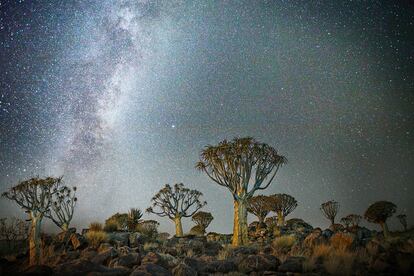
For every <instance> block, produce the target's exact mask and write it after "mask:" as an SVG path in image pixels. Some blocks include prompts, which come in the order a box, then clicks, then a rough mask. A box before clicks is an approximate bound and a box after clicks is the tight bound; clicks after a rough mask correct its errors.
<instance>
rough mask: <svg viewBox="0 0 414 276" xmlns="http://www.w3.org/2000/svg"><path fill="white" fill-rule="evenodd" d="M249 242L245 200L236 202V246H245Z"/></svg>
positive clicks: (234, 235)
mask: <svg viewBox="0 0 414 276" xmlns="http://www.w3.org/2000/svg"><path fill="white" fill-rule="evenodd" d="M248 242H249V239H248V235H247V203H246V201H244V200H234V224H233V241H232V244H233V245H234V246H240V245H245V244H247V243H248Z"/></svg>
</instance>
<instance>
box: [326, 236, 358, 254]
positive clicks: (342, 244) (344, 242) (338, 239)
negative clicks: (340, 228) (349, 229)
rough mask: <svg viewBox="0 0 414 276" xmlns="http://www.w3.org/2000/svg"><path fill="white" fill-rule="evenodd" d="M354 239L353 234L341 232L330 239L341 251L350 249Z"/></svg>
mask: <svg viewBox="0 0 414 276" xmlns="http://www.w3.org/2000/svg"><path fill="white" fill-rule="evenodd" d="M353 241H354V239H353V238H352V236H350V235H346V234H344V233H340V232H339V233H336V234H335V235H333V236H332V237H331V239H330V242H331V245H332V246H333V247H334V248H335V249H337V250H341V251H344V250H348V249H350V248H351V245H352V243H353Z"/></svg>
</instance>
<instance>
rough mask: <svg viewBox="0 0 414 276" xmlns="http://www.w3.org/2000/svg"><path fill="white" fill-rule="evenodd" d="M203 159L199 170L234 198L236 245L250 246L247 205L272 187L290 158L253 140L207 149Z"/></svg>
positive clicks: (228, 143) (234, 234)
mask: <svg viewBox="0 0 414 276" xmlns="http://www.w3.org/2000/svg"><path fill="white" fill-rule="evenodd" d="M200 158H201V161H199V162H198V163H197V165H196V168H197V169H198V170H201V171H203V172H205V173H206V174H207V176H208V177H210V179H211V180H213V181H214V182H216V183H217V184H218V185H220V186H223V187H226V188H227V189H228V190H229V191H230V193H231V194H232V196H233V200H234V225H233V242H232V244H233V245H234V246H238V245H243V244H247V243H248V242H249V240H248V233H247V232H248V229H247V202H248V200H249V198H251V197H252V196H253V195H254V193H255V192H256V191H258V190H264V189H266V188H267V187H269V185H270V184H271V183H272V180H273V179H274V177H275V176H276V173H277V171H278V170H279V168H280V167H281V166H282V165H283V164H285V163H286V158H285V157H284V156H281V155H279V154H278V153H277V151H276V150H275V149H274V148H272V147H271V146H268V145H266V144H262V143H258V142H256V141H255V140H254V139H253V138H250V137H247V138H235V139H233V140H232V141H227V140H224V141H222V142H220V143H219V144H218V145H216V146H211V145H210V146H207V147H206V148H204V149H203V151H202V152H201V156H200ZM249 186H250V187H249Z"/></svg>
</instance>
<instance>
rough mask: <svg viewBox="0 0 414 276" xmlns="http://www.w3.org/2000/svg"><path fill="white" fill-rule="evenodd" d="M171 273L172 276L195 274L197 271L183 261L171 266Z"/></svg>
mask: <svg viewBox="0 0 414 276" xmlns="http://www.w3.org/2000/svg"><path fill="white" fill-rule="evenodd" d="M172 274H173V275H174V276H196V275H197V271H195V270H194V269H193V268H192V267H190V266H188V265H186V264H184V263H180V264H178V265H177V266H176V267H174V268H173V270H172Z"/></svg>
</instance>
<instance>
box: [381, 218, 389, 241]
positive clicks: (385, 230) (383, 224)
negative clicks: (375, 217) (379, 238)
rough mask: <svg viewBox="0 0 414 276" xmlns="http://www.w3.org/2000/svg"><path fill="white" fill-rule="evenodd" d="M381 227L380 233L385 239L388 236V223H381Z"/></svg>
mask: <svg viewBox="0 0 414 276" xmlns="http://www.w3.org/2000/svg"><path fill="white" fill-rule="evenodd" d="M381 227H382V233H383V235H384V238H385V239H388V237H389V231H388V225H387V223H386V222H383V223H381Z"/></svg>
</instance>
